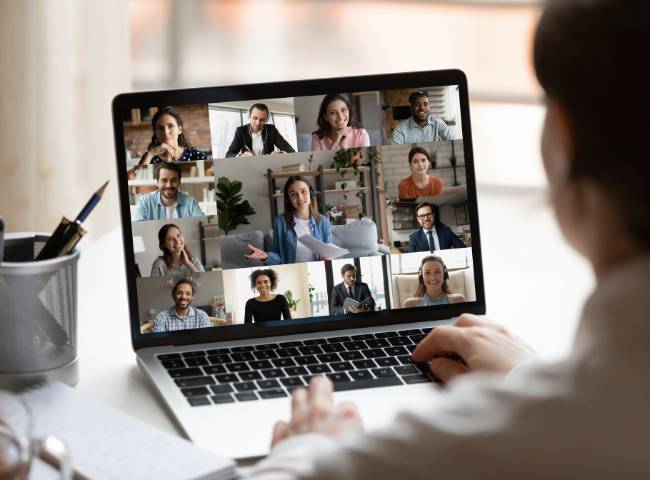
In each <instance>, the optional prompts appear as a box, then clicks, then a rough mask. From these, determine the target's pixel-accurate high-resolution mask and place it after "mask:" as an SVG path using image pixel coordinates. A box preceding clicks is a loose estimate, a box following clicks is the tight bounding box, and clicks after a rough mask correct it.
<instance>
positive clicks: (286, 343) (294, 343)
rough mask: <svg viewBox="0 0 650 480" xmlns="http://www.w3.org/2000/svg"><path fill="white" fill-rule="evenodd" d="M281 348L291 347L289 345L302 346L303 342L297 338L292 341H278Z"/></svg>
mask: <svg viewBox="0 0 650 480" xmlns="http://www.w3.org/2000/svg"><path fill="white" fill-rule="evenodd" d="M278 347H280V348H289V347H302V342H301V341H300V340H295V341H291V342H282V343H278Z"/></svg>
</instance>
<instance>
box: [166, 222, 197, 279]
mask: <svg viewBox="0 0 650 480" xmlns="http://www.w3.org/2000/svg"><path fill="white" fill-rule="evenodd" d="M172 228H175V229H176V230H178V231H179V232H180V233H181V235H183V232H182V231H181V229H180V228H178V226H177V225H174V224H173V223H167V224H165V225H163V226H162V227H160V230H158V248H160V250H161V251H162V252H163V254H162V257H158V258H162V259H163V260H164V261H165V265H167V268H172V266H173V265H172V253H171V252H170V251H169V250H167V247H166V246H165V239H166V237H167V232H169V230H170V229H172ZM183 250H185V253H186V254H187V258H189V259H190V261H191V260H192V252H190V249H189V248H187V244H186V245H184V246H183Z"/></svg>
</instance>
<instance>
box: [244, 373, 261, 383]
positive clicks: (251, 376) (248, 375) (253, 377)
mask: <svg viewBox="0 0 650 480" xmlns="http://www.w3.org/2000/svg"><path fill="white" fill-rule="evenodd" d="M239 378H241V379H242V380H243V381H245V382H247V381H250V380H257V379H260V378H262V375H260V372H258V371H255V370H249V371H248V372H239Z"/></svg>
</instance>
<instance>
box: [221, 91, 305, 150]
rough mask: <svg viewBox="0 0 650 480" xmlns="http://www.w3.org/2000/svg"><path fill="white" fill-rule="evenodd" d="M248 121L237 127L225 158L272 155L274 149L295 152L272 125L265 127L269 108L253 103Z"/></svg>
mask: <svg viewBox="0 0 650 480" xmlns="http://www.w3.org/2000/svg"><path fill="white" fill-rule="evenodd" d="M248 118H249V120H250V122H249V123H247V124H246V125H242V126H241V127H237V130H235V137H234V138H233V139H232V142H231V143H230V147H229V148H228V151H227V152H226V157H239V156H241V157H252V156H253V155H266V154H269V153H273V152H274V151H275V147H278V149H279V150H280V151H281V152H287V153H293V152H295V150H294V149H293V147H292V146H291V145H290V144H289V142H287V141H286V140H285V139H284V137H283V136H282V135H280V132H278V129H277V128H275V126H274V125H267V124H266V122H267V121H268V119H269V107H267V106H266V105H264V104H263V103H255V104H253V105H252V106H251V108H250V109H249V110H248Z"/></svg>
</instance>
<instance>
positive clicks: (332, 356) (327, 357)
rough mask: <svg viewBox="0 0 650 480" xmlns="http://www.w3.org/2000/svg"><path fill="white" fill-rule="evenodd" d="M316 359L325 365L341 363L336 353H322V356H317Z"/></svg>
mask: <svg viewBox="0 0 650 480" xmlns="http://www.w3.org/2000/svg"><path fill="white" fill-rule="evenodd" d="M316 358H318V360H320V361H321V362H323V363H331V362H340V361H341V357H339V356H338V355H337V354H336V353H321V354H320V355H316Z"/></svg>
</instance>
